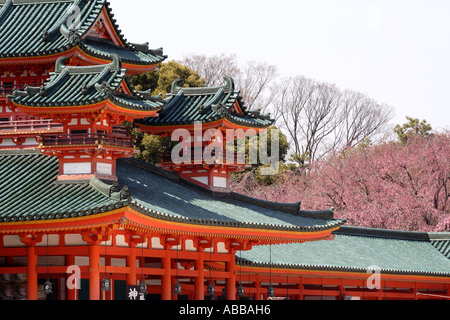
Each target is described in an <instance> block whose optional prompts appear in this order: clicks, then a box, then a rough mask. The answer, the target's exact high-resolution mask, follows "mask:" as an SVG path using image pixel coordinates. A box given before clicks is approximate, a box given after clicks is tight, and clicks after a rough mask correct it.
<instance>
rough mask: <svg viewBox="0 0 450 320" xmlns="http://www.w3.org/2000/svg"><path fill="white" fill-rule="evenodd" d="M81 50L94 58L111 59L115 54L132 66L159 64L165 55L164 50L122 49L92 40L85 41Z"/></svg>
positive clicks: (106, 42) (105, 42)
mask: <svg viewBox="0 0 450 320" xmlns="http://www.w3.org/2000/svg"><path fill="white" fill-rule="evenodd" d="M80 46H81V48H82V49H83V50H84V51H85V52H86V53H89V54H91V55H93V56H96V57H99V58H103V59H109V57H110V55H111V54H113V53H115V54H117V55H118V56H120V58H121V59H122V61H123V62H128V63H132V64H149V65H150V64H157V63H160V62H161V61H163V60H164V59H163V58H164V57H165V56H164V55H163V54H162V49H158V50H148V49H146V50H142V51H139V50H137V49H134V46H133V45H131V46H130V47H126V48H122V47H118V46H116V45H114V44H113V43H110V42H108V41H99V40H96V39H92V38H86V39H83V41H82V42H81V43H80Z"/></svg>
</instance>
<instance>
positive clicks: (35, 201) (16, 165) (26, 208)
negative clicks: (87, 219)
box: [0, 151, 119, 222]
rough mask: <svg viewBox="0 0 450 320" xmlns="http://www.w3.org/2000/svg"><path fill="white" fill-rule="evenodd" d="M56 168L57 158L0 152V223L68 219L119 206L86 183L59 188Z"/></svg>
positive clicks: (62, 185) (60, 185) (38, 154)
mask: <svg viewBox="0 0 450 320" xmlns="http://www.w3.org/2000/svg"><path fill="white" fill-rule="evenodd" d="M58 167H59V166H58V158H56V157H48V156H43V155H41V154H40V153H33V152H29V153H27V152H23V151H17V153H14V152H6V151H2V152H0V222H9V221H27V220H41V219H43V220H46V219H57V218H68V217H72V216H79V215H81V214H83V212H84V214H90V213H92V212H94V213H95V212H96V211H98V210H99V208H101V207H104V206H106V207H108V206H113V207H114V206H116V205H117V204H118V203H119V201H117V200H113V199H111V198H109V197H107V196H106V195H105V194H103V193H101V192H99V191H98V190H97V189H96V188H94V187H93V186H92V185H91V184H90V183H89V182H85V183H81V184H58V183H57V182H56V181H57V180H56V177H57V176H58Z"/></svg>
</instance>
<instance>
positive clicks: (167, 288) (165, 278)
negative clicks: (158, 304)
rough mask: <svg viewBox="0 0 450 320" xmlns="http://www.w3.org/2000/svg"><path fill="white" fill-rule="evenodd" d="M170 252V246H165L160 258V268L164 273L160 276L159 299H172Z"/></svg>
mask: <svg viewBox="0 0 450 320" xmlns="http://www.w3.org/2000/svg"><path fill="white" fill-rule="evenodd" d="M170 257H171V252H170V247H169V246H167V247H166V248H165V250H164V257H163V258H162V269H163V270H164V274H163V275H162V276H161V299H162V300H171V299H172V281H171V276H172V272H171V271H172V270H171V263H170V262H171V259H170Z"/></svg>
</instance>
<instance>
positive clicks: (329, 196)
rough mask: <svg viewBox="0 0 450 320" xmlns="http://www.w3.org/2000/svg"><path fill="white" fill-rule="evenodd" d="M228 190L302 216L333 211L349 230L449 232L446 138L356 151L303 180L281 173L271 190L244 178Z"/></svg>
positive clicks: (449, 144) (318, 165)
mask: <svg viewBox="0 0 450 320" xmlns="http://www.w3.org/2000/svg"><path fill="white" fill-rule="evenodd" d="M233 188H234V190H235V191H236V192H240V193H244V194H247V195H249V196H253V197H256V198H260V199H264V200H269V201H276V202H286V203H288V202H298V201H302V208H303V209H304V210H323V209H326V208H330V207H333V208H334V209H335V217H336V218H346V219H347V221H348V224H349V225H355V226H363V227H371V228H385V229H399V230H414V231H449V230H450V133H449V132H444V133H437V134H434V135H432V136H430V137H423V136H420V135H415V136H412V137H409V138H408V140H407V141H406V142H405V143H403V144H402V143H398V142H384V143H381V144H378V145H375V146H370V145H360V146H358V147H356V148H352V149H346V150H343V151H342V152H340V153H339V154H335V155H333V156H330V157H329V158H327V159H326V160H322V161H318V162H315V163H313V164H312V165H311V166H310V168H309V169H308V173H307V174H306V173H305V172H301V173H298V172H292V171H285V172H283V173H281V174H279V176H278V177H277V179H276V181H275V183H273V184H271V185H259V184H258V183H257V182H256V181H255V180H254V179H252V177H251V174H248V175H247V176H246V177H245V178H244V179H243V180H242V181H241V182H240V183H234V185H233Z"/></svg>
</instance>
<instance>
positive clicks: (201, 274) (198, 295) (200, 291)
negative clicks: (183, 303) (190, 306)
mask: <svg viewBox="0 0 450 320" xmlns="http://www.w3.org/2000/svg"><path fill="white" fill-rule="evenodd" d="M198 250H199V251H198V259H197V260H196V261H195V270H197V278H195V295H194V297H195V300H204V299H205V269H204V261H205V257H204V255H205V254H204V252H203V248H199V249H198Z"/></svg>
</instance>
